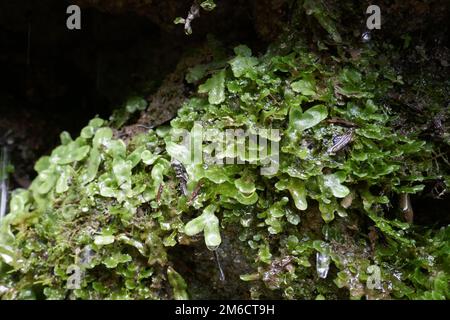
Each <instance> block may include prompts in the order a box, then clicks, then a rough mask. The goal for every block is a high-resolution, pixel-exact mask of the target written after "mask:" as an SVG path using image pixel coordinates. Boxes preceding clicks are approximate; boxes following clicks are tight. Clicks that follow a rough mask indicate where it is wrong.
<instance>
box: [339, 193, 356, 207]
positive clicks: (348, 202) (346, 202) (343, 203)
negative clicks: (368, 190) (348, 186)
mask: <svg viewBox="0 0 450 320" xmlns="http://www.w3.org/2000/svg"><path fill="white" fill-rule="evenodd" d="M354 198H355V194H354V193H353V192H350V193H349V194H348V195H347V196H346V197H345V198H344V199H342V201H341V206H342V207H344V208H345V209H348V208H349V207H350V206H351V205H352V203H353V200H354Z"/></svg>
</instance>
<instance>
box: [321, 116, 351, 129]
mask: <svg viewBox="0 0 450 320" xmlns="http://www.w3.org/2000/svg"><path fill="white" fill-rule="evenodd" d="M326 122H328V123H331V124H337V125H339V126H344V127H349V128H356V127H358V125H357V124H356V123H354V122H351V121H348V120H345V119H341V118H331V119H327V120H326Z"/></svg>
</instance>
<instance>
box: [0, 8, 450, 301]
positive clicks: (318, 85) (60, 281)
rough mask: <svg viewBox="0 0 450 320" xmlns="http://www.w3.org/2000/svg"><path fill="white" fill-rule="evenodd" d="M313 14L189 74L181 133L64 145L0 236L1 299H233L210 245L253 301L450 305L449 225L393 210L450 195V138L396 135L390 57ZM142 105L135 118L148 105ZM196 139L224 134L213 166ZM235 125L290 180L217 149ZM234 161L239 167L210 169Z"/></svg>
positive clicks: (170, 130) (101, 134) (92, 138)
mask: <svg viewBox="0 0 450 320" xmlns="http://www.w3.org/2000/svg"><path fill="white" fill-rule="evenodd" d="M301 4H302V6H300V7H299V8H300V11H298V16H295V17H294V19H293V22H292V25H291V26H290V28H291V29H289V28H288V29H287V30H286V33H284V34H283V35H282V36H281V38H280V39H279V40H278V41H276V42H274V43H273V44H272V45H271V46H270V47H269V48H268V50H267V52H266V53H265V54H263V55H260V56H257V55H254V54H252V51H251V50H250V48H248V47H246V46H244V45H241V46H238V47H236V48H235V49H234V54H233V55H232V56H227V55H223V54H220V55H216V56H215V59H214V60H213V61H208V62H204V63H200V64H197V65H196V66H192V67H191V68H190V69H189V70H188V72H187V73H186V80H187V82H188V83H189V84H190V85H192V86H194V87H195V88H196V90H195V91H194V92H192V93H191V94H188V95H187V97H186V98H187V99H186V100H185V102H184V103H183V104H182V106H181V108H180V109H179V110H178V115H177V116H176V117H175V118H174V119H173V120H172V121H171V122H170V124H166V125H164V124H162V123H158V125H157V126H156V127H155V128H152V129H149V130H148V131H146V132H144V133H140V134H135V135H134V136H133V137H132V138H131V139H130V140H129V141H124V140H122V139H120V138H119V137H120V128H118V126H120V125H121V124H123V123H124V121H120V122H119V123H117V122H116V123H114V121H112V122H108V121H104V120H102V119H99V118H96V119H93V120H92V121H91V122H90V123H89V124H88V126H86V127H85V128H84V129H83V130H82V131H81V133H80V136H79V137H78V138H76V139H74V140H73V139H72V138H70V137H69V136H68V135H67V134H64V135H62V141H61V142H62V144H61V146H59V147H57V148H56V149H55V150H53V152H52V154H51V155H50V156H46V157H43V158H41V159H40V160H39V161H38V162H37V163H36V166H35V169H36V171H37V172H38V176H37V178H36V179H35V180H34V181H33V184H32V185H31V187H30V188H29V189H28V190H16V191H15V194H14V196H13V199H12V201H11V210H10V214H9V215H8V216H7V217H6V218H5V219H4V220H3V221H2V223H1V230H0V231H1V232H0V253H1V258H2V261H3V263H2V265H1V268H2V269H1V272H2V273H1V274H2V277H1V278H0V284H1V288H2V293H1V294H2V298H6V299H17V298H24V297H37V298H39V297H45V298H54V299H63V298H81V299H103V298H111V299H115V298H124V299H167V298H186V297H187V296H188V295H189V296H190V297H193V298H201V297H207V298H208V297H209V298H210V297H216V296H215V295H216V294H217V290H218V288H221V287H227V286H228V285H227V283H226V282H225V283H220V280H217V279H218V277H217V270H216V269H215V267H214V264H212V263H210V262H211V261H210V260H212V255H208V254H209V253H210V252H209V251H208V250H207V247H208V248H209V249H211V250H217V252H218V253H219V254H218V256H219V260H220V259H221V258H223V260H224V261H223V262H222V264H223V266H224V267H225V268H224V270H225V276H229V277H230V278H228V280H226V281H229V282H231V283H234V280H235V279H238V280H237V281H238V282H239V285H238V286H236V285H234V284H233V285H229V286H228V288H229V289H230V288H231V289H232V290H234V294H236V293H238V294H239V297H240V298H247V297H251V298H284V299H316V298H318V299H323V298H326V299H341V298H351V299H360V298H367V299H395V298H401V299H421V298H425V299H449V298H450V294H449V289H448V283H449V277H450V276H449V266H450V261H449V254H448V253H449V252H450V251H449V236H450V234H449V232H450V229H449V228H448V226H441V227H440V228H433V227H432V226H416V225H414V224H411V221H410V220H408V219H405V217H403V216H402V215H401V211H400V210H396V209H395V210H392V209H391V210H389V208H398V205H397V204H396V202H395V199H396V197H405V196H409V195H414V194H418V193H420V192H422V191H423V190H424V188H425V187H426V185H427V184H430V183H433V182H435V181H437V180H441V181H443V183H444V184H445V186H446V187H447V188H448V187H449V185H448V184H449V183H450V179H449V169H450V168H449V164H448V161H447V160H446V158H445V157H444V156H436V152H437V150H438V149H439V148H447V149H444V150H448V131H447V130H446V128H445V127H444V125H442V127H443V129H442V130H443V133H442V135H441V136H442V137H447V138H444V139H441V140H439V139H438V140H431V139H426V137H424V136H423V130H422V129H421V128H419V127H417V128H415V129H414V128H413V129H411V130H405V128H404V127H403V126H401V125H400V126H395V125H394V124H393V123H395V119H398V117H399V115H400V114H401V112H400V111H399V110H397V109H394V108H392V107H391V106H390V104H388V103H383V100H386V97H388V96H389V94H390V93H391V92H392V91H393V90H397V89H398V88H403V87H404V86H405V84H404V81H403V80H402V78H401V77H400V76H399V75H397V73H396V72H395V69H394V67H395V66H392V65H390V64H389V63H386V60H387V59H385V56H384V55H382V52H383V50H384V49H385V48H383V46H382V45H378V44H377V43H376V42H375V43H373V44H371V45H364V44H360V43H359V44H357V43H356V41H355V39H353V38H347V37H345V35H341V34H338V33H337V29H336V27H335V22H334V20H335V19H337V17H332V16H329V15H327V14H326V13H325V11H324V10H323V8H321V7H317V6H314V5H313V3H312V2H310V1H305V2H304V3H303V2H301ZM305 12H306V14H307V15H312V16H313V17H314V18H315V19H316V21H317V23H318V25H317V26H319V27H320V28H321V29H320V30H321V31H320V32H326V33H327V34H329V37H328V38H327V40H326V41H324V42H322V41H317V42H315V45H314V46H313V47H311V46H310V45H309V43H308V42H307V41H306V39H305V36H304V33H303V32H302V31H301V28H300V26H299V25H298V24H296V23H297V22H296V21H299V20H298V18H299V16H301V15H304V14H305ZM298 29H300V31H299V32H294V31H293V30H298ZM303 31H304V30H303ZM342 42H346V44H347V45H348V47H347V46H342ZM210 46H212V47H213V48H211V49H212V51H214V52H223V50H222V49H223V48H218V47H216V46H217V44H214V43H211V44H210ZM347 48H352V49H347ZM395 50H396V49H395V47H392V48H391V49H390V52H391V53H393V54H395ZM447 85H448V83H443V84H442V85H441V88H443V89H442V90H445V88H447V89H448V87H445V86H447ZM436 92H440V91H439V90H436ZM436 96H437V98H436V99H437V100H435V101H439V97H440V95H439V94H437V95H436ZM130 101H131V102H130V104H129V105H128V106H129V108H127V109H128V112H132V111H136V110H139V109H141V108H142V107H143V106H144V103H142V101H141V100H139V99H138V98H135V97H134V98H133V99H132V100H130ZM425 108H427V107H426V106H425ZM447 119H448V114H446V113H444V114H443V116H442V122H443V123H445V122H446V121H447ZM113 120H117V118H113ZM266 128H272V129H278V130H279V131H280V135H276V134H275V133H273V132H271V131H264V130H262V129H266ZM200 129H201V130H203V133H208V132H209V133H213V132H214V133H216V134H209V135H208V134H205V136H203V144H202V147H203V150H204V153H205V154H204V155H205V156H207V158H209V159H210V160H214V161H212V162H210V163H209V164H208V165H205V164H204V163H201V164H199V163H195V162H194V163H193V162H192V161H191V159H190V153H189V152H188V151H189V150H188V149H187V148H186V145H181V144H180V143H179V137H180V136H179V133H181V132H189V137H190V138H194V137H198V135H201V134H202V133H201V131H200ZM226 129H242V130H243V132H247V133H249V134H253V135H257V136H260V137H263V138H266V139H267V140H268V141H270V142H271V146H275V145H276V144H278V145H279V163H278V167H277V170H275V171H270V172H268V174H261V169H264V168H265V167H266V165H267V163H268V161H269V160H270V159H269V155H268V153H267V152H259V153H256V155H255V154H252V152H251V147H250V145H248V144H245V147H244V149H243V151H242V150H241V153H239V154H238V152H235V151H236V148H237V146H236V145H233V144H232V145H228V146H226V147H225V148H223V149H222V150H219V152H214V149H216V146H217V144H218V143H220V134H221V132H223V131H224V130H226ZM117 130H119V131H118V132H117ZM208 130H209V131H208ZM446 139H447V140H446ZM238 143H239V142H238ZM272 143H273V144H272ZM197 147H198V146H197ZM273 148H274V149H273V150H271V151H275V147H273ZM216 151H217V150H216ZM266 151H267V150H266ZM238 158H239V160H241V161H245V162H247V163H246V164H237V162H238V161H237V160H238ZM224 159H228V160H229V159H232V160H233V161H232V162H233V164H225V165H218V164H215V163H217V162H220V161H223V160H224ZM174 163H175V164H176V165H174ZM227 163H228V162H227ZM266 173H267V172H266ZM394 211H396V212H394ZM217 247H218V248H217ZM193 248H194V249H193ZM234 248H239V250H234ZM190 250H194V251H195V250H197V251H199V252H201V254H203V255H204V257H203V258H202V257H198V256H196V255H194V254H193V253H192V251H190ZM185 252H188V253H191V254H192V255H189V256H187V255H186V254H185ZM205 261H209V262H208V263H206V262H205ZM235 261H236V262H235ZM74 266H75V267H74ZM190 267H192V268H195V269H196V271H194V274H195V276H193V275H192V273H191V274H190V273H189V271H188V270H189V268H190ZM77 268H78V269H77ZM73 270H78V271H77V272H78V273H77V272H75V273H73V272H74V271H73ZM74 277H75V278H74ZM74 279H75V280H77V281H75V283H77V282H78V288H75V289H74V288H68V287H67V283H68V282H69V283H73V280H74ZM214 279H216V280H214ZM206 280H208V281H206ZM70 281H72V282H70ZM202 281H203V283H202ZM206 282H208V283H212V284H213V285H212V287H213V288H212V289H211V288H205V284H204V283H206ZM215 290H216V292H215ZM225 290H227V289H225ZM228 293H229V292H227V294H228ZM232 293H233V292H231V294H232ZM231 294H230V296H231ZM222 297H223V296H222ZM235 297H236V296H235Z"/></svg>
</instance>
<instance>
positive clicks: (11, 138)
mask: <svg viewBox="0 0 450 320" xmlns="http://www.w3.org/2000/svg"><path fill="white" fill-rule="evenodd" d="M237 2H240V3H243V1H237ZM69 4H71V3H69V2H67V1H61V0H43V1H32V0H22V1H2V3H1V4H0V44H1V50H0V69H1V70H2V72H1V74H0V81H1V83H2V86H0V99H1V101H2V103H1V104H0V115H1V116H0V144H2V145H5V144H6V145H8V148H9V149H10V153H11V159H12V163H13V164H14V165H15V173H14V176H13V179H12V180H13V181H12V187H13V188H14V187H27V186H28V184H29V183H30V181H31V180H32V178H33V176H34V171H33V169H32V167H33V164H34V162H35V161H36V160H37V159H38V158H39V157H40V156H42V155H44V154H47V153H49V152H50V151H51V150H52V149H53V148H54V147H55V145H57V144H58V143H59V134H60V132H61V131H63V130H66V131H69V132H70V133H71V134H72V136H73V137H76V136H78V134H79V131H80V129H81V128H82V127H83V126H85V125H86V123H87V122H88V120H89V119H91V118H93V117H94V116H95V115H100V116H101V117H103V118H108V117H109V116H110V115H111V113H112V111H113V110H114V109H115V108H117V107H120V106H121V105H122V104H123V102H124V101H125V100H126V99H127V97H129V96H130V95H131V94H138V95H139V96H148V95H149V94H151V93H152V92H154V91H155V90H156V88H157V87H158V86H159V85H160V83H161V82H162V80H163V78H164V76H165V75H167V74H168V73H170V72H172V71H173V70H174V69H175V67H176V65H177V62H178V61H179V59H180V57H181V56H182V54H183V52H184V51H185V50H187V49H188V48H189V47H192V46H194V45H195V44H198V43H200V42H203V41H205V37H206V34H207V33H208V32H217V36H218V38H219V39H220V40H221V41H224V42H227V43H233V44H234V43H239V42H240V41H245V42H248V40H250V39H251V38H255V36H254V30H253V28H252V25H251V20H250V19H248V16H247V15H246V14H248V12H246V11H245V6H243V5H241V6H240V7H239V9H238V10H235V11H233V15H231V16H230V15H229V14H228V13H227V10H228V11H229V10H232V7H231V6H229V7H227V6H225V8H223V9H221V11H219V14H220V15H222V16H224V15H225V16H230V19H237V20H239V22H237V23H236V24H234V29H235V30H234V32H232V30H230V32H223V31H224V30H223V27H221V26H220V25H221V23H222V20H221V19H217V20H213V19H214V17H209V19H208V20H209V23H211V20H212V21H213V27H210V26H211V25H209V26H208V24H207V23H206V22H202V21H200V20H199V23H198V24H197V22H196V23H195V28H196V32H195V34H194V35H193V36H191V37H188V36H186V35H185V34H184V33H183V29H182V27H181V26H178V27H179V28H173V30H170V31H164V30H163V29H161V28H159V27H158V26H157V25H156V24H154V23H153V22H152V21H151V20H150V19H148V18H146V17H144V16H138V15H136V14H134V13H132V12H125V13H120V14H111V13H107V12H100V11H98V10H96V9H95V8H82V11H81V14H82V15H81V30H68V29H67V27H66V19H67V17H68V16H69V15H68V14H66V9H67V6H68V5H69ZM224 10H225V11H224ZM224 22H225V21H224ZM223 25H225V24H223ZM226 25H230V21H226ZM236 30H241V32H236ZM242 30H244V31H242Z"/></svg>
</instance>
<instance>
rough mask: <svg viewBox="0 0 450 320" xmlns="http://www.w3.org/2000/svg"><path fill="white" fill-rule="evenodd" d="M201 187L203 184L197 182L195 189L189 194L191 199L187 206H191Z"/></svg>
mask: <svg viewBox="0 0 450 320" xmlns="http://www.w3.org/2000/svg"><path fill="white" fill-rule="evenodd" d="M202 186H203V182H199V183H198V184H197V186H196V187H195V189H194V191H193V192H192V194H191V197H190V198H189V201H188V204H191V203H192V202H193V201H194V200H195V199H196V198H197V196H198V194H199V193H200V189H201V188H202Z"/></svg>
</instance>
